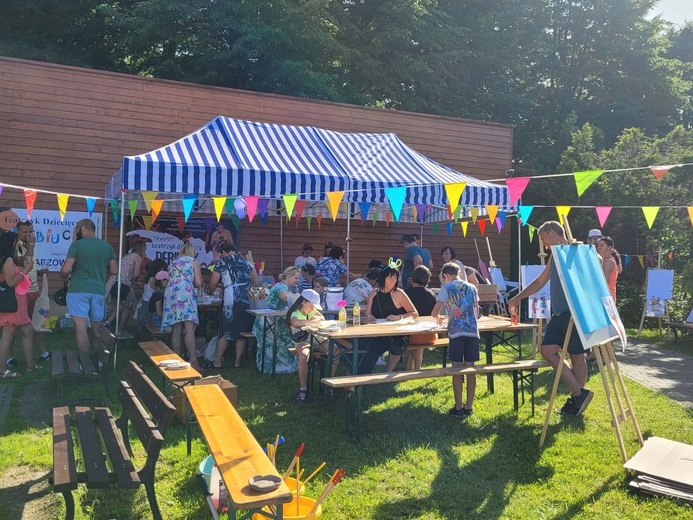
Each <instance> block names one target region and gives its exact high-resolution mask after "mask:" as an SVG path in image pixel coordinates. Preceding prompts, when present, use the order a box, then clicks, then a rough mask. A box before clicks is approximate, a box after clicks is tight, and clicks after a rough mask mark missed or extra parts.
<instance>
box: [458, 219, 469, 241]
mask: <svg viewBox="0 0 693 520" xmlns="http://www.w3.org/2000/svg"><path fill="white" fill-rule="evenodd" d="M460 226H461V227H462V236H463V237H466V236H467V228H468V227H469V221H468V220H465V221H464V222H460Z"/></svg>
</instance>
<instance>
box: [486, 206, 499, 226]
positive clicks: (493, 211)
mask: <svg viewBox="0 0 693 520" xmlns="http://www.w3.org/2000/svg"><path fill="white" fill-rule="evenodd" d="M486 211H487V212H488V219H489V220H490V221H491V224H493V223H494V222H495V221H496V215H498V206H486Z"/></svg>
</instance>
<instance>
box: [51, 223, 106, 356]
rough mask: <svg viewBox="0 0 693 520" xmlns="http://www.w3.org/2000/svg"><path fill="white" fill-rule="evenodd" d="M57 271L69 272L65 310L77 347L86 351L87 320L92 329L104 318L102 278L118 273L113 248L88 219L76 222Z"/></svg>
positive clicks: (87, 345) (104, 299) (104, 301)
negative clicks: (63, 259)
mask: <svg viewBox="0 0 693 520" xmlns="http://www.w3.org/2000/svg"><path fill="white" fill-rule="evenodd" d="M60 274H61V275H62V277H63V278H67V277H68V276H69V275H70V274H72V276H71V277H70V285H69V287H68V289H67V310H68V312H69V313H70V314H71V315H72V321H73V322H74V324H75V336H76V337H77V348H78V349H79V350H80V351H82V352H89V334H88V333H87V324H88V323H89V321H91V328H92V330H93V331H94V333H96V329H98V328H99V325H101V322H102V321H103V318H104V305H105V303H106V279H107V278H108V276H109V274H114V275H115V274H118V263H117V262H116V256H115V252H114V251H113V248H112V247H111V246H110V245H109V244H108V243H107V242H105V241H104V240H101V239H100V238H97V237H96V226H95V225H94V222H93V221H92V220H91V219H88V218H85V219H82V220H80V221H79V222H77V227H76V228H75V231H74V235H73V241H72V244H70V249H68V251H67V258H66V259H65V263H64V264H63V266H62V267H61V268H60Z"/></svg>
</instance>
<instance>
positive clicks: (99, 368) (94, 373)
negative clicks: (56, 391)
mask: <svg viewBox="0 0 693 520" xmlns="http://www.w3.org/2000/svg"><path fill="white" fill-rule="evenodd" d="M116 341H117V340H116V336H115V334H113V333H112V332H111V331H110V330H108V328H107V327H106V326H105V325H104V324H103V323H102V324H101V325H99V328H98V329H97V331H96V341H94V346H95V349H96V356H95V358H92V356H91V354H89V353H88V352H81V351H79V350H54V351H53V352H52V364H51V377H53V378H55V379H57V380H58V382H59V383H60V396H59V399H58V400H61V399H62V395H63V384H62V383H63V380H65V379H73V378H75V379H81V378H93V379H96V378H99V379H101V384H102V385H103V391H104V395H105V397H106V400H110V398H111V395H110V392H109V389H108V377H107V368H108V362H109V360H110V359H111V352H113V349H114V347H115V344H116Z"/></svg>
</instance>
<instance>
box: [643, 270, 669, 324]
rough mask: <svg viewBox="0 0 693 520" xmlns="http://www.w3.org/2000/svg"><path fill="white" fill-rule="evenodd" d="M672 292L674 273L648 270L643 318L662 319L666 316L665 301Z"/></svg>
mask: <svg viewBox="0 0 693 520" xmlns="http://www.w3.org/2000/svg"><path fill="white" fill-rule="evenodd" d="M673 292H674V271H673V270H672V269H649V270H648V271H647V289H646V291H645V316H647V317H648V318H663V317H665V316H666V313H667V310H666V301H667V300H671V299H672V297H673Z"/></svg>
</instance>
